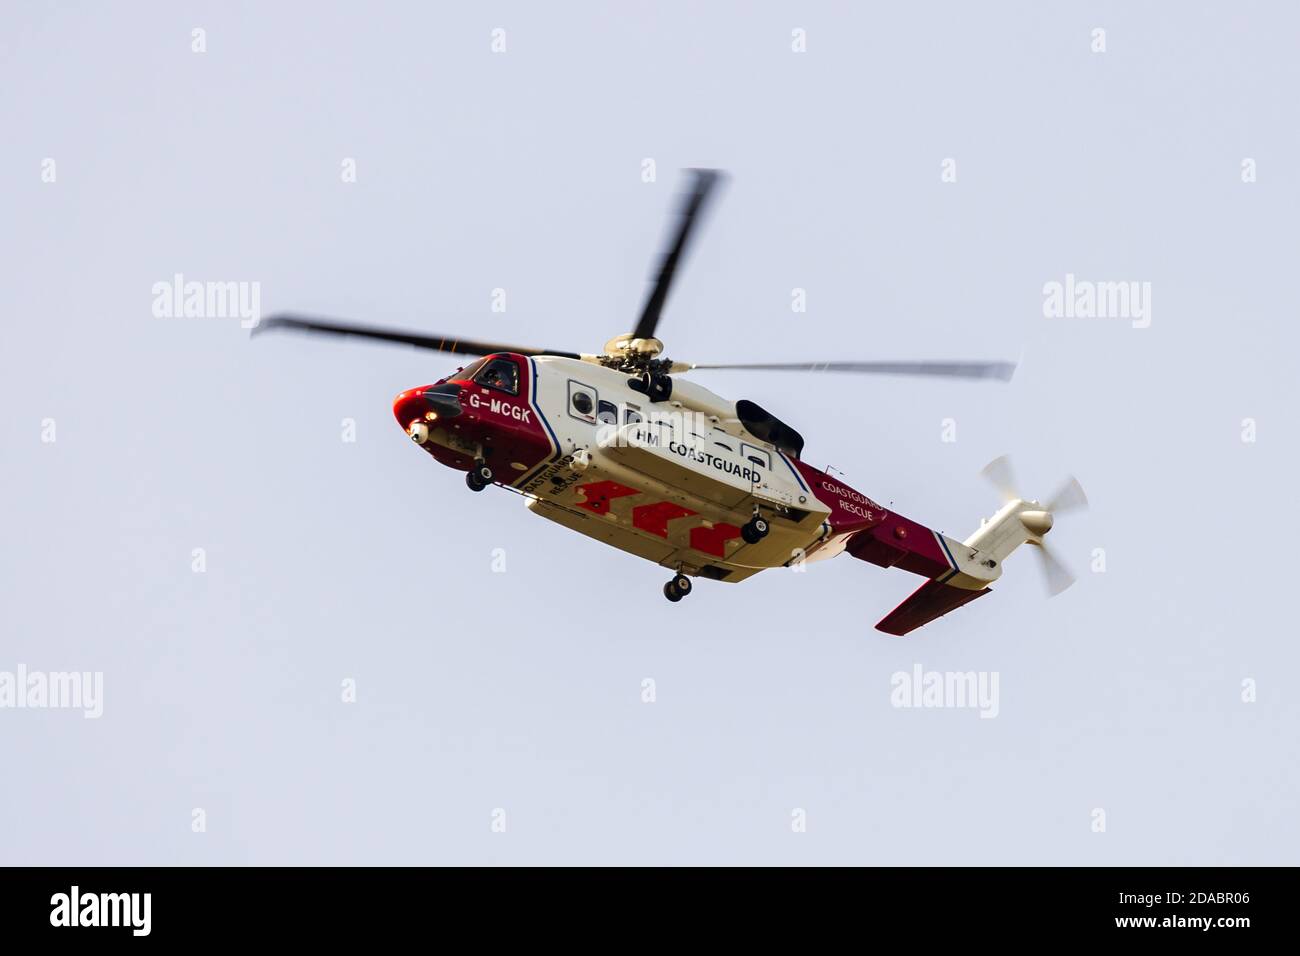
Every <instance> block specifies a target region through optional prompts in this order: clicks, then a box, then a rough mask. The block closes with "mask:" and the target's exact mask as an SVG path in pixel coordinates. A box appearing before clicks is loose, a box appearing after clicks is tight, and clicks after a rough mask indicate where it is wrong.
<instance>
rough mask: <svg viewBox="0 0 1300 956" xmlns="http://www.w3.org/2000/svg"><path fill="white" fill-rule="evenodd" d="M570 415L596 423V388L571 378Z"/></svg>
mask: <svg viewBox="0 0 1300 956" xmlns="http://www.w3.org/2000/svg"><path fill="white" fill-rule="evenodd" d="M569 415H570V416H571V417H573V418H577V419H580V420H581V421H584V422H587V423H588V424H590V425H594V424H596V390H595V389H594V388H592V387H591V386H589V385H583V384H582V383H581V382H575V381H573V380H572V379H570V380H569Z"/></svg>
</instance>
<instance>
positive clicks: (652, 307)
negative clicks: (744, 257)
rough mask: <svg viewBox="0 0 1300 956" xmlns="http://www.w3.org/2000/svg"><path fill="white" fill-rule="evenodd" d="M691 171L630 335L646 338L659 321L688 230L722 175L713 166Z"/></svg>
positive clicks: (684, 247)
mask: <svg viewBox="0 0 1300 956" xmlns="http://www.w3.org/2000/svg"><path fill="white" fill-rule="evenodd" d="M690 172H691V173H692V174H694V177H695V181H694V183H693V184H692V185H691V191H690V192H689V193H687V194H686V195H685V196H684V197H683V198H682V204H681V209H680V212H679V217H680V221H679V222H678V225H677V234H676V235H675V236H674V237H673V241H672V243H671V244H670V245H669V246H668V250H667V252H665V253H664V257H663V261H662V262H661V263H660V265H659V275H658V276H657V277H656V278H655V282H654V286H653V287H652V288H651V289H650V295H649V296H648V297H647V298H646V301H645V305H644V306H643V307H642V309H641V318H639V319H637V320H636V328H635V329H633V330H632V337H633V338H638V339H648V338H651V337H652V336H653V335H654V334H655V326H657V325H658V324H659V313H661V312H662V311H663V308H664V303H665V302H667V301H668V289H669V287H671V286H672V284H673V275H674V274H675V273H676V272H677V266H678V264H679V263H680V262H681V259H682V255H683V254H684V253H685V252H686V247H687V245H688V244H689V242H690V238H691V231H692V230H693V229H694V227H695V223H696V221H697V220H698V219H699V218H700V214H701V213H702V212H703V211H704V207H705V205H706V203H707V202H708V199H709V194H710V193H712V192H713V187H714V186H716V185H717V183H718V181H719V180H720V179H721V178H722V174H721V173H720V172H719V171H718V170H716V169H692V170H690Z"/></svg>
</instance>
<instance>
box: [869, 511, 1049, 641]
mask: <svg viewBox="0 0 1300 956" xmlns="http://www.w3.org/2000/svg"><path fill="white" fill-rule="evenodd" d="M1051 529H1052V514H1051V512H1050V511H1048V510H1047V509H1046V508H1044V506H1043V505H1041V504H1039V503H1038V502H1037V501H1025V500H1024V499H1021V498H1015V499H1012V500H1011V501H1008V502H1007V503H1006V504H1004V505H1003V506H1002V507H1001V508H1000V509H999V510H998V512H997V514H995V515H994V516H993V517H992V518H989V519H988V520H987V521H984V522H982V523H981V525H980V527H979V529H978V530H977V531H976V532H975V533H974V534H972V535H971V536H970V537H969V538H967V539H966V540H965V541H957V540H955V539H953V538H949V537H947V536H946V535H943V534H940V533H939V532H937V531H933V530H931V529H929V528H926V527H924V526H922V525H918V524H917V523H916V522H914V521H910V520H908V519H906V518H903V517H902V516H900V515H891V516H890V517H889V518H888V519H886V521H885V522H883V523H881V524H879V525H877V526H875V527H873V528H869V529H866V530H863V531H860V532H858V533H857V534H855V535H854V536H853V537H852V538H850V539H849V544H848V548H847V550H848V551H849V553H850V554H852V555H853V556H854V557H856V558H859V559H861V560H863V561H870V562H871V563H872V564H878V565H880V566H882V567H887V568H888V567H899V568H903V569H904V570H906V571H912V572H913V573H915V574H922V575H924V576H925V577H928V578H930V580H929V581H927V582H926V583H925V584H923V585H921V586H920V587H919V588H917V590H916V591H915V592H913V593H912V595H911V596H909V597H908V598H907V600H905V601H904V602H903V603H902V604H900V605H898V607H896V608H894V610H893V611H891V612H890V613H889V614H887V615H886V616H885V617H884V619H883V620H881V621H880V623H879V624H877V625H876V629H877V630H880V631H884V632H885V633H886V634H896V635H900V636H901V635H903V634H907V633H908V632H910V631H914V630H916V628H918V627H920V626H921V625H922V624H928V623H929V622H930V621H933V620H934V619H935V618H938V617H942V616H943V615H945V614H947V613H948V612H949V611H954V610H956V609H957V608H959V607H961V606H962V605H963V604H969V603H970V602H971V601H973V600H975V599H976V598H977V597H982V596H983V595H985V594H988V593H989V590H990V588H989V585H990V584H992V583H993V582H994V581H996V580H997V579H998V578H999V577H1001V575H1002V562H1003V561H1004V560H1005V559H1006V558H1007V557H1008V556H1009V555H1010V554H1011V552H1013V551H1015V550H1016V548H1018V547H1020V546H1021V545H1022V544H1034V545H1039V546H1041V545H1042V543H1043V536H1044V535H1045V534H1047V532H1048V531H1050V530H1051ZM1067 573H1068V572H1067ZM1049 580H1050V576H1049ZM1058 580H1059V578H1058ZM1067 586H1068V585H1067ZM1059 589H1060V588H1059V587H1058V586H1055V585H1053V586H1052V591H1053V593H1056V591H1057V590H1059Z"/></svg>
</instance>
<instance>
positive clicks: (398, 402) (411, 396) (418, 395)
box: [393, 386, 433, 431]
mask: <svg viewBox="0 0 1300 956" xmlns="http://www.w3.org/2000/svg"><path fill="white" fill-rule="evenodd" d="M427 387H428V386H424V387H422V388H412V389H407V390H406V391H405V392H403V393H402V394H401V395H398V396H397V398H395V399H393V417H394V418H396V419H397V424H399V425H401V426H402V430H403V431H405V430H406V429H407V428H409V427H410V426H411V422H413V421H415V420H417V419H419V420H420V421H424V416H425V413H427V412H431V411H433V405H432V403H430V401H429V400H428V399H427V398H425V397H424V389H425V388H427Z"/></svg>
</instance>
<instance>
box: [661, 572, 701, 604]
mask: <svg viewBox="0 0 1300 956" xmlns="http://www.w3.org/2000/svg"><path fill="white" fill-rule="evenodd" d="M693 587H694V585H693V584H691V579H690V578H688V577H687V576H686V575H684V574H678V575H677V576H676V577H674V578H673V579H672V580H671V581H669V582H668V583H667V584H665V585H664V597H666V598H667V599H668V600H670V601H672V602H673V603H674V604H676V603H677V602H678V601H680V600H681V599H682V598H684V597H686V595H688V594H690V593H691V589H692V588H693Z"/></svg>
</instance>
